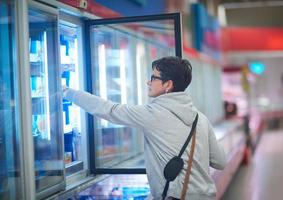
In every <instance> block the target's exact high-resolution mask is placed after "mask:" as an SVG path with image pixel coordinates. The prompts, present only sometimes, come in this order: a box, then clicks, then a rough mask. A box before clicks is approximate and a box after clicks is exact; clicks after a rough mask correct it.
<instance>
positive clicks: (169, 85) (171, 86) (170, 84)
mask: <svg viewBox="0 0 283 200" xmlns="http://www.w3.org/2000/svg"><path fill="white" fill-rule="evenodd" d="M173 89H174V84H173V81H172V80H168V81H167V82H166V88H165V92H166V93H168V92H172V91H173Z"/></svg>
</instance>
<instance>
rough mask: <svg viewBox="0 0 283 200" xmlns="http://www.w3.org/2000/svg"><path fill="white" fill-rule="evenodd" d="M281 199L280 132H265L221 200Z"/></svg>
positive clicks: (282, 154)
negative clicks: (253, 152)
mask: <svg viewBox="0 0 283 200" xmlns="http://www.w3.org/2000/svg"><path fill="white" fill-rule="evenodd" d="M282 199H283V130H282V129H281V130H277V131H268V132H266V133H264V134H263V135H262V138H261V140H260V142H259V144H258V147H257V149H256V151H255V154H254V157H253V159H252V160H251V162H250V165H248V166H242V167H241V168H240V170H239V171H238V172H237V174H236V176H235V177H234V179H233V180H232V182H231V184H230V186H229V188H228V190H227V191H226V193H225V194H224V196H223V198H222V200H282Z"/></svg>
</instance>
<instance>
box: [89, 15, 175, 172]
mask: <svg viewBox="0 0 283 200" xmlns="http://www.w3.org/2000/svg"><path fill="white" fill-rule="evenodd" d="M90 31H91V44H92V45H91V53H92V55H91V58H92V59H93V62H92V65H93V66H92V67H93V69H94V70H93V77H94V85H93V88H94V90H93V92H94V93H95V94H96V95H99V96H101V97H102V98H104V99H108V100H111V101H114V102H118V103H122V104H132V105H136V104H142V103H145V102H147V101H148V97H147V85H146V82H147V80H148V77H149V76H150V74H151V71H152V70H151V62H152V61H153V60H155V59H157V58H159V57H161V56H169V55H175V36H174V21H173V20H162V21H161V20H158V21H148V22H138V23H127V24H122V25H121V24H119V25H118V24H117V25H96V26H92V27H91V30H90ZM95 124H96V125H97V126H96V129H95V147H96V160H95V162H96V167H97V168H112V167H113V168H136V167H137V168H142V167H144V161H143V154H142V153H143V135H142V134H141V131H140V130H137V129H134V128H130V127H126V126H122V125H117V124H111V123H110V122H108V121H105V120H103V119H96V123H95Z"/></svg>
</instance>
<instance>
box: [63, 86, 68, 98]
mask: <svg viewBox="0 0 283 200" xmlns="http://www.w3.org/2000/svg"><path fill="white" fill-rule="evenodd" d="M68 89H69V88H68V87H67V86H66V85H62V92H63V98H65V97H66V92H67V90H68Z"/></svg>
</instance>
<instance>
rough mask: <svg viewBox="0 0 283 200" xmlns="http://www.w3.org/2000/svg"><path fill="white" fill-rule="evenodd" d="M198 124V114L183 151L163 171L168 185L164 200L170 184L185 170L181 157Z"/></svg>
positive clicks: (164, 191) (163, 195)
mask: <svg viewBox="0 0 283 200" xmlns="http://www.w3.org/2000/svg"><path fill="white" fill-rule="evenodd" d="M197 122H198V114H197V116H196V118H195V120H194V122H193V126H192V129H191V132H190V134H189V136H188V138H187V140H186V142H185V143H184V145H183V147H182V149H181V151H180V152H179V154H178V156H174V157H173V158H171V159H170V160H169V161H168V163H167V164H166V166H165V168H164V170H163V175H164V177H165V179H166V185H165V187H164V190H163V193H162V199H163V200H164V199H165V198H166V195H167V191H168V189H169V184H170V182H171V181H174V180H175V178H176V177H177V176H178V174H179V173H180V172H181V170H182V169H183V166H184V161H183V159H182V158H181V156H182V155H183V153H184V151H185V149H186V148H187V146H188V144H189V142H190V140H191V138H192V136H193V133H194V130H195V129H196V126H197Z"/></svg>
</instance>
